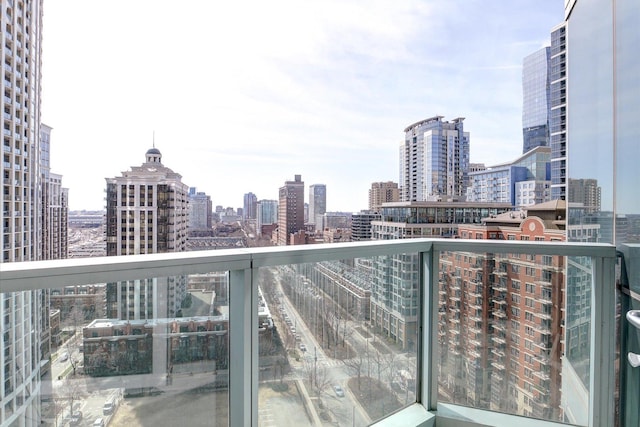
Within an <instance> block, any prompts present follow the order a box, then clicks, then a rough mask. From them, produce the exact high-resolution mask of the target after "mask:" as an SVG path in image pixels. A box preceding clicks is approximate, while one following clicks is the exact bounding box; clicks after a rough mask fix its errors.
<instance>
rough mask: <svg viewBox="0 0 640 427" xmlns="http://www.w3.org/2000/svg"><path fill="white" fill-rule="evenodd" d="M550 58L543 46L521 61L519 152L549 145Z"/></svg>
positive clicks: (547, 50) (548, 50)
mask: <svg viewBox="0 0 640 427" xmlns="http://www.w3.org/2000/svg"><path fill="white" fill-rule="evenodd" d="M549 59H550V48H549V47H544V48H542V49H540V50H538V51H536V52H534V53H532V54H531V55H529V56H527V57H525V58H524V60H523V62H522V139H523V144H522V153H526V152H528V151H530V150H531V149H533V148H535V147H540V146H547V145H549V107H550V104H549V75H550V73H549V71H550V68H549Z"/></svg>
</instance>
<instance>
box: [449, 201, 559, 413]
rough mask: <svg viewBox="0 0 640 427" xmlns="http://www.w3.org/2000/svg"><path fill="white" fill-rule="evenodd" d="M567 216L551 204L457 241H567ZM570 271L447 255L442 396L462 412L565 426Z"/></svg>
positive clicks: (517, 258) (540, 262)
mask: <svg viewBox="0 0 640 427" xmlns="http://www.w3.org/2000/svg"><path fill="white" fill-rule="evenodd" d="M565 214H566V205H565V202H564V201H552V202H547V203H543V204H540V205H536V206H531V207H530V208H529V209H528V210H527V211H521V212H505V213H502V214H498V215H492V216H490V217H487V218H483V219H482V222H481V223H477V224H462V225H460V226H459V227H458V234H459V236H460V237H461V238H463V239H491V240H531V241H552V240H564V239H565V225H566V219H565ZM564 265H565V258H564V257H560V256H532V255H523V254H493V253H487V254H478V253H469V252H449V253H442V254H441V256H440V271H441V272H442V273H441V278H440V280H441V284H440V288H439V301H438V305H439V306H440V307H444V308H445V309H444V310H440V311H439V316H438V317H439V321H438V331H439V336H440V343H441V345H440V355H439V357H440V360H439V366H440V367H441V368H440V371H439V378H438V381H439V384H440V389H439V392H440V393H442V394H443V395H444V396H446V398H447V399H448V400H450V401H452V402H455V403H459V404H463V405H470V406H475V407H480V408H487V409H491V410H494V411H499V412H508V413H515V414H519V415H528V416H533V417H535V418H537V419H548V420H556V421H557V420H559V419H561V414H562V410H561V404H560V402H561V394H560V392H559V389H560V387H559V386H560V382H561V377H562V371H561V357H562V355H563V346H562V340H561V339H560V337H561V336H562V325H563V324H564V311H563V294H564V291H563V281H564ZM537 366H539V367H538V368H536V367H537ZM488 372H491V374H490V375H487V373H488ZM534 372H535V373H534ZM461 373H463V374H462V375H461ZM537 389H539V390H544V392H542V391H541V392H533V390H537ZM516 396H521V397H522V398H516ZM525 396H526V398H524V397H525ZM565 398H570V397H568V396H565Z"/></svg>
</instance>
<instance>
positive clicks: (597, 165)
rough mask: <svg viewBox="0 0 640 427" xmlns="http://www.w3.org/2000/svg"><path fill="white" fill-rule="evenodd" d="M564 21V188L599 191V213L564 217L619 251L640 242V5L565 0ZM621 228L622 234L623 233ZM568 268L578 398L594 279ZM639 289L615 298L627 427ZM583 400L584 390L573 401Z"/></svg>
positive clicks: (580, 410)
mask: <svg viewBox="0 0 640 427" xmlns="http://www.w3.org/2000/svg"><path fill="white" fill-rule="evenodd" d="M565 17H566V19H565V26H566V32H565V34H564V35H565V40H566V52H567V53H566V61H565V63H566V67H564V69H561V72H564V73H565V74H566V94H567V97H566V123H565V126H566V137H567V140H566V144H567V145H566V148H567V156H566V165H567V167H566V171H567V181H568V182H567V184H568V185H569V187H571V185H572V183H575V184H578V183H579V182H580V181H574V180H587V179H588V180H596V181H597V183H598V186H599V187H600V189H601V190H600V211H599V212H593V213H586V212H583V214H581V211H583V209H584V208H583V207H582V206H580V203H576V204H574V203H573V200H571V199H570V198H569V199H568V202H569V203H568V210H569V212H568V217H569V218H570V219H575V223H574V224H572V226H573V227H575V228H578V230H577V231H578V233H576V236H577V237H578V238H580V236H582V235H584V233H581V232H579V231H580V229H581V228H582V227H585V226H586V227H587V229H588V228H589V227H593V226H594V225H598V226H600V231H601V232H600V241H602V242H606V243H614V244H616V245H617V246H618V245H622V244H625V243H640V233H639V232H638V231H639V230H638V222H637V221H636V220H634V218H638V217H639V216H640V197H638V182H640V174H639V172H638V171H639V169H638V159H640V144H638V135H640V120H638V111H640V97H639V96H638V93H639V90H640V89H639V83H638V75H640V57H639V56H638V55H637V50H638V46H640V31H638V21H639V20H640V3H638V2H637V1H634V0H615V1H613V0H612V1H597V2H595V1H586V0H577V1H566V2H565ZM594 58H596V59H597V60H595V61H594ZM569 193H571V194H574V195H575V196H579V193H580V192H573V191H572V190H571V189H570V188H568V189H567V194H569ZM629 220H631V223H630V222H629ZM620 228H622V229H626V231H625V232H620V231H622V230H619V229H620ZM633 228H635V231H634V230H633ZM568 264H569V265H568V270H569V271H568V273H567V274H568V277H572V278H574V280H573V281H572V283H571V285H572V287H574V288H576V289H577V290H578V292H576V293H575V294H574V295H572V296H571V298H569V297H568V298H567V312H568V313H575V316H572V317H571V318H569V319H567V336H566V347H567V352H566V363H567V364H568V365H569V366H570V368H572V369H573V372H575V375H573V376H570V375H567V374H565V373H564V371H563V389H566V390H567V391H568V392H576V393H579V392H580V390H579V389H578V390H576V387H572V384H576V383H577V380H578V379H579V380H580V381H581V383H579V384H580V386H581V387H582V386H584V385H585V384H589V382H588V381H589V378H588V375H587V373H588V370H587V371H586V372H585V370H584V369H583V368H582V367H583V366H585V364H586V366H589V364H590V363H594V362H593V361H591V362H590V356H589V354H590V351H591V346H590V344H589V343H588V342H585V341H584V340H583V339H582V338H581V337H582V336H583V334H584V332H586V331H589V330H590V327H591V325H590V324H589V322H588V321H585V318H584V317H581V316H580V315H581V313H582V312H583V309H584V310H589V309H590V308H591V307H592V306H591V304H592V299H591V298H589V294H588V293H587V291H588V284H589V283H590V282H591V279H592V277H590V275H582V276H580V275H575V276H574V273H577V274H579V273H580V272H581V271H584V262H583V261H582V260H579V259H575V258H569V260H568ZM627 271H628V272H629V273H630V274H631V273H632V270H627ZM621 283H624V281H622V280H621ZM639 283H640V281H638V277H637V275H635V276H630V279H629V281H628V285H627V286H628V288H629V290H630V291H631V292H629V290H627V289H624V288H626V287H627V286H623V290H622V292H620V293H619V294H620V298H621V301H622V303H621V307H620V309H619V312H620V313H622V316H621V317H622V321H621V322H620V323H621V336H620V337H619V342H620V343H621V344H620V349H619V354H621V355H622V357H621V359H622V360H621V362H620V367H619V368H620V370H621V371H623V373H621V377H622V378H625V377H626V378H628V381H627V382H626V383H622V384H620V390H619V393H618V394H619V398H620V404H619V405H618V408H619V409H620V414H621V423H622V425H625V426H627V427H628V426H638V425H640V406H639V405H638V389H637V379H638V369H637V368H633V367H632V366H631V365H630V364H629V363H626V361H625V360H624V359H625V357H624V355H626V354H627V353H628V352H629V351H632V352H634V353H638V352H640V349H639V348H638V343H639V341H638V339H639V335H638V330H637V329H635V328H633V327H631V326H630V325H629V323H628V322H626V321H625V320H624V314H625V313H626V312H627V311H628V310H631V309H640V300H639V299H638V297H637V293H638V292H640V286H639V285H638V284H639ZM583 286H584V287H586V288H585V289H583ZM585 302H586V304H585ZM586 319H588V317H587V318H586ZM566 371H567V372H571V371H570V370H569V369H567V370H566ZM630 378H633V379H630ZM584 394H585V393H584V391H583V392H582V394H576V395H578V396H580V397H582V396H583V395H584ZM576 403H577V402H576V401H571V402H565V404H566V406H567V411H566V412H567V413H569V414H572V416H573V418H571V419H569V420H568V421H570V422H573V423H576V424H577V423H584V422H586V419H585V416H584V413H585V411H584V407H583V406H580V405H576Z"/></svg>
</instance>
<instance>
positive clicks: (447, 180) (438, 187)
mask: <svg viewBox="0 0 640 427" xmlns="http://www.w3.org/2000/svg"><path fill="white" fill-rule="evenodd" d="M442 119H443V116H435V117H431V118H429V119H425V120H421V121H419V122H417V123H414V124H412V125H411V126H408V127H407V128H406V129H405V130H404V133H405V138H404V141H403V142H402V143H401V144H400V200H401V201H404V202H421V201H430V200H439V199H447V198H448V199H455V198H458V199H460V200H463V198H464V196H465V194H466V189H467V185H468V176H467V174H468V172H469V132H465V131H464V126H463V120H464V118H463V117H458V118H456V119H453V121H451V122H446V121H443V120H442Z"/></svg>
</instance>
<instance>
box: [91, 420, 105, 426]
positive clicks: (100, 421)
mask: <svg viewBox="0 0 640 427" xmlns="http://www.w3.org/2000/svg"><path fill="white" fill-rule="evenodd" d="M93 427H104V418H96V420H95V421H94V422H93Z"/></svg>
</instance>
